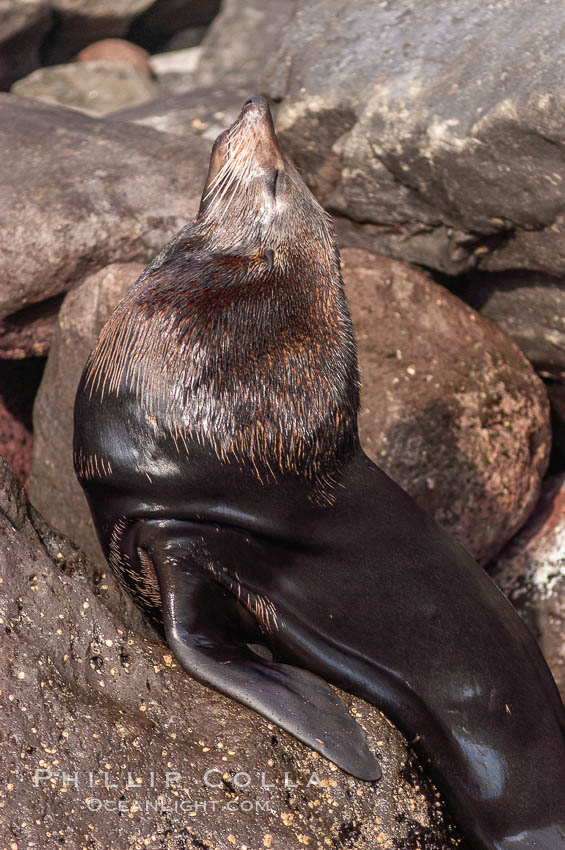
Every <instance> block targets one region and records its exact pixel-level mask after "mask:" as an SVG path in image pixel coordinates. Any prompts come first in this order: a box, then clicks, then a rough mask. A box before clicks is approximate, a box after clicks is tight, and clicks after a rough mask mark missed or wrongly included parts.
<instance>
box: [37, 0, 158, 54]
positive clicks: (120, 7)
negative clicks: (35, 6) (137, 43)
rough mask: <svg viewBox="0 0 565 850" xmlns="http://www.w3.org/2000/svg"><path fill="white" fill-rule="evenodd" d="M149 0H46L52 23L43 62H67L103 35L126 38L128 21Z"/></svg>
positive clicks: (149, 2)
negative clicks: (52, 18)
mask: <svg viewBox="0 0 565 850" xmlns="http://www.w3.org/2000/svg"><path fill="white" fill-rule="evenodd" d="M152 3H153V0H49V5H50V6H52V7H53V10H54V12H55V20H56V25H55V26H54V27H53V29H52V30H51V32H50V33H49V38H48V39H47V40H46V42H45V43H44V45H43V53H44V56H45V60H46V62H47V64H50V65H55V64H58V63H60V62H68V61H69V59H72V58H73V57H74V56H76V54H77V53H78V52H79V50H82V48H83V47H86V46H87V45H88V44H92V43H93V42H95V41H100V40H101V39H103V38H126V36H127V32H128V30H129V27H130V25H131V23H132V21H133V20H134V19H135V18H137V17H138V16H139V15H140V14H141V13H142V12H144V11H145V10H146V9H147V8H148V7H149V6H151V4H152Z"/></svg>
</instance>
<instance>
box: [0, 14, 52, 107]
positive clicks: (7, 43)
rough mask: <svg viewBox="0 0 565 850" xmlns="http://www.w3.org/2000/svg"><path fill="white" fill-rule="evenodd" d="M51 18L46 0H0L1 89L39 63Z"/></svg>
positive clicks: (7, 86)
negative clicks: (40, 51) (42, 42)
mask: <svg viewBox="0 0 565 850" xmlns="http://www.w3.org/2000/svg"><path fill="white" fill-rule="evenodd" d="M51 22H52V12H51V9H50V8H49V4H48V3H47V2H46V0H0V91H5V90H6V89H9V88H10V86H11V85H12V83H13V82H15V81H16V80H18V79H19V78H20V77H25V75H26V74H29V73H31V71H33V70H34V69H35V68H37V67H39V65H40V64H41V63H40V58H39V48H40V46H41V41H42V39H43V36H44V35H45V33H46V32H47V30H48V29H49V27H50V25H51Z"/></svg>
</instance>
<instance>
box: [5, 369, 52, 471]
mask: <svg viewBox="0 0 565 850" xmlns="http://www.w3.org/2000/svg"><path fill="white" fill-rule="evenodd" d="M44 365H45V361H44V360H40V359H39V358H30V359H28V360H17V361H14V360H0V455H1V456H2V457H3V458H5V459H6V460H7V461H8V463H9V464H10V466H11V467H12V468H13V469H14V471H15V473H16V475H17V476H18V477H19V479H20V481H21V482H22V483H23V484H24V485H25V484H27V482H28V478H29V473H30V469H31V453H32V444H33V437H32V422H31V414H32V408H33V401H34V398H35V395H36V393H37V389H38V387H39V382H40V381H41V376H42V374H43V367H44Z"/></svg>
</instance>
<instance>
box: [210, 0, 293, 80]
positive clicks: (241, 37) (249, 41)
mask: <svg viewBox="0 0 565 850" xmlns="http://www.w3.org/2000/svg"><path fill="white" fill-rule="evenodd" d="M296 5H297V3H296V0H224V2H223V3H222V10H221V12H220V14H219V15H218V16H217V18H216V19H215V20H214V21H213V23H212V25H211V27H210V29H209V30H208V32H207V33H206V35H205V37H204V39H203V41H202V49H203V51H202V58H201V60H200V64H199V66H198V68H197V70H196V74H195V84H196V85H201V86H214V85H222V84H223V83H227V84H228V85H230V86H234V85H237V86H239V85H242V86H247V88H248V90H249V93H248V96H251V95H253V94H261V93H262V89H261V86H260V82H259V81H260V78H261V77H262V75H263V72H264V68H265V63H266V62H267V61H268V60H269V58H270V57H271V56H272V54H273V52H275V51H276V50H277V49H278V48H279V46H280V44H281V38H283V35H282V34H283V32H284V29H285V27H286V25H287V24H288V22H289V21H290V19H291V17H292V15H293V13H294V9H295V7H296ZM299 5H300V4H299Z"/></svg>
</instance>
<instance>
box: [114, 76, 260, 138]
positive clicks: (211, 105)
mask: <svg viewBox="0 0 565 850" xmlns="http://www.w3.org/2000/svg"><path fill="white" fill-rule="evenodd" d="M247 96H248V95H247V90H246V89H245V88H244V87H243V86H240V87H239V88H237V87H234V88H227V87H214V86H205V87H202V88H195V89H191V90H190V91H187V92H184V93H183V94H173V95H170V96H169V97H161V98H159V99H158V100H154V101H151V102H150V103H145V104H143V105H142V106H134V107H133V108H132V109H123V110H121V111H120V112H114V113H113V115H111V116H110V117H109V120H111V121H127V122H128V123H132V124H142V125H144V126H146V127H153V129H154V130H160V131H161V132H162V133H174V134H175V135H178V136H185V135H186V134H187V133H194V134H197V135H199V136H204V138H205V139H210V141H214V140H215V139H216V137H217V136H218V135H219V134H220V133H221V132H222V130H224V129H225V128H226V127H229V126H230V124H233V122H234V121H235V120H236V118H237V116H238V115H239V113H240V111H241V105H242V103H244V102H245V100H246V99H247Z"/></svg>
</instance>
